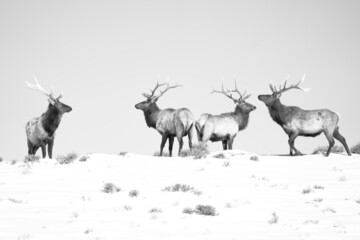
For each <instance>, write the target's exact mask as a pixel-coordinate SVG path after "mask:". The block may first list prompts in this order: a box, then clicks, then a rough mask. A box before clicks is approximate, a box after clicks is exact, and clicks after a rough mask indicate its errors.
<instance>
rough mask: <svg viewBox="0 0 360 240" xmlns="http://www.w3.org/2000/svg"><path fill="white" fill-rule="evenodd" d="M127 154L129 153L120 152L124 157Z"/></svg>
mask: <svg viewBox="0 0 360 240" xmlns="http://www.w3.org/2000/svg"><path fill="white" fill-rule="evenodd" d="M126 154H127V152H120V153H119V155H120V156H122V157H124V156H125V155H126Z"/></svg>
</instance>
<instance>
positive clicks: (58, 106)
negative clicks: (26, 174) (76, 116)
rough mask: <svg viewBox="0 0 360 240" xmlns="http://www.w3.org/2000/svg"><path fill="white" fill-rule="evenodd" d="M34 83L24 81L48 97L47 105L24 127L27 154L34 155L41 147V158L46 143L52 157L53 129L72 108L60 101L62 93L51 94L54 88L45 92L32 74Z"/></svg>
mask: <svg viewBox="0 0 360 240" xmlns="http://www.w3.org/2000/svg"><path fill="white" fill-rule="evenodd" d="M34 80H35V84H31V83H28V82H25V83H26V85H27V87H29V88H31V89H34V90H37V91H39V92H41V93H43V94H45V96H47V97H48V98H49V99H48V101H49V105H48V108H47V110H46V112H44V113H43V114H42V115H41V116H40V117H36V118H33V119H32V120H30V121H29V122H28V123H27V124H26V127H25V130H26V136H27V144H28V154H29V155H35V154H36V151H37V150H38V149H39V148H40V147H41V150H42V156H43V158H45V157H46V145H47V149H48V154H49V157H50V158H52V149H53V147H54V139H55V131H56V129H57V128H58V127H59V124H60V121H61V118H62V115H63V114H64V113H67V112H70V111H71V110H72V108H71V107H69V106H68V105H66V104H64V103H62V102H60V98H62V96H63V94H62V93H61V94H60V95H59V96H58V97H57V98H55V97H54V96H53V92H54V89H52V92H51V93H49V92H47V91H46V90H45V89H44V88H43V87H41V85H40V84H39V82H38V80H37V78H36V77H35V75H34Z"/></svg>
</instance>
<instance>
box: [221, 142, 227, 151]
mask: <svg viewBox="0 0 360 240" xmlns="http://www.w3.org/2000/svg"><path fill="white" fill-rule="evenodd" d="M227 142H228V141H227V140H222V145H223V150H227V145H228V144H227Z"/></svg>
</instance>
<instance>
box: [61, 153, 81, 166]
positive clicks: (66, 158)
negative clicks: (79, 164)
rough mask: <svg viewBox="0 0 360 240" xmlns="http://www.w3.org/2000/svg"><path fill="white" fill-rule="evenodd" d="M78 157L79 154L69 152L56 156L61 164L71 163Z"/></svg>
mask: <svg viewBox="0 0 360 240" xmlns="http://www.w3.org/2000/svg"><path fill="white" fill-rule="evenodd" d="M77 158H78V155H77V154H76V153H73V152H72V153H68V154H66V155H59V156H57V157H56V160H57V161H58V163H60V164H69V163H73V162H74V161H75V159H77Z"/></svg>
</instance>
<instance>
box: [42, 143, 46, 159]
mask: <svg viewBox="0 0 360 240" xmlns="http://www.w3.org/2000/svg"><path fill="white" fill-rule="evenodd" d="M41 152H42V156H43V158H45V157H46V145H45V144H44V145H42V146H41Z"/></svg>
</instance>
